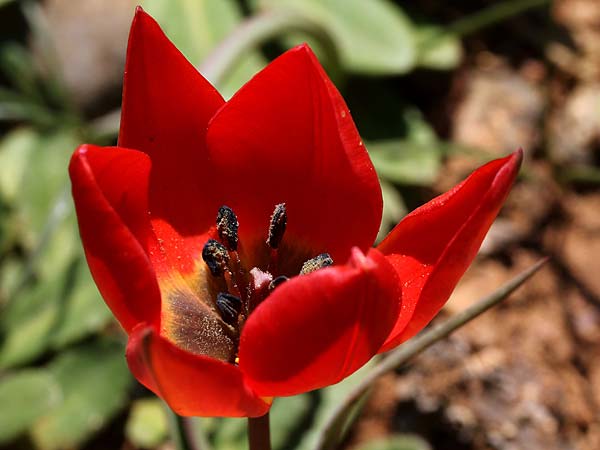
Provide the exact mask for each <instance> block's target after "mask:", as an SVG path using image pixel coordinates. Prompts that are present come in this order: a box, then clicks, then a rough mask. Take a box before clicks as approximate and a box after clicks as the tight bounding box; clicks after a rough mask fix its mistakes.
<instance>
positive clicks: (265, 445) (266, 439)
mask: <svg viewBox="0 0 600 450" xmlns="http://www.w3.org/2000/svg"><path fill="white" fill-rule="evenodd" d="M248 447H249V449H250V450H271V430H270V425H269V413H266V414H265V415H264V416H260V417H248Z"/></svg>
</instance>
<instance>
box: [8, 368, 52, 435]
mask: <svg viewBox="0 0 600 450" xmlns="http://www.w3.org/2000/svg"><path fill="white" fill-rule="evenodd" d="M60 399H61V392H60V388H59V386H58V385H57V383H56V381H55V380H54V378H53V377H52V375H50V374H49V373H47V372H45V371H43V370H33V369H32V370H23V371H21V372H15V373H12V374H10V375H7V376H5V377H4V378H2V380H0V423H1V424H2V426H1V427H0V444H1V443H5V442H8V441H10V440H11V439H14V438H15V437H17V436H19V435H20V434H22V433H23V432H25V431H27V429H28V428H29V427H30V425H31V424H33V422H34V421H35V420H37V419H38V418H39V417H41V416H42V415H43V414H45V413H47V412H48V411H49V410H50V409H51V408H52V407H53V406H55V405H56V404H57V403H59V402H60Z"/></svg>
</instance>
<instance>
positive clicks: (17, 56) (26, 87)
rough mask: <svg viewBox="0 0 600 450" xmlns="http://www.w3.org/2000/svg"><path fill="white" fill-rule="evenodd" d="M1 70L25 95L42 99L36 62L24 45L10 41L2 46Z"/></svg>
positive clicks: (0, 53) (37, 99)
mask: <svg viewBox="0 0 600 450" xmlns="http://www.w3.org/2000/svg"><path fill="white" fill-rule="evenodd" d="M0 70H2V72H3V73H4V75H5V76H6V77H7V78H8V79H9V80H10V82H11V83H12V84H13V85H14V87H15V88H16V89H18V90H19V91H20V92H21V93H22V94H24V95H25V97H27V98H29V99H31V100H36V101H41V98H42V96H41V93H40V90H39V87H38V84H37V73H36V69H35V64H34V62H33V60H32V57H31V52H29V51H28V50H27V49H26V48H25V47H24V46H22V45H20V44H17V43H15V42H9V43H7V44H4V45H2V47H0Z"/></svg>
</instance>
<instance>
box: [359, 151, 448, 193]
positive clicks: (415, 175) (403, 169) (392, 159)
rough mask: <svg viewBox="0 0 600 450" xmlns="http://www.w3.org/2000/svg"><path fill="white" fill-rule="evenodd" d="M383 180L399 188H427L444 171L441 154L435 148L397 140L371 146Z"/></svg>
mask: <svg viewBox="0 0 600 450" xmlns="http://www.w3.org/2000/svg"><path fill="white" fill-rule="evenodd" d="M367 147H368V148H369V155H370V156H371V160H372V161H373V165H374V166H375V169H376V170H377V173H378V174H379V176H380V177H382V178H384V179H386V180H389V181H391V182H393V183H399V184H414V185H423V186H427V185H429V184H431V183H432V182H433V181H435V178H436V177H437V174H438V172H439V169H440V165H441V162H440V154H439V151H438V149H437V148H436V147H435V146H429V145H422V144H418V143H416V142H411V141H407V140H401V139H394V140H388V141H378V142H372V143H369V144H368V145H367Z"/></svg>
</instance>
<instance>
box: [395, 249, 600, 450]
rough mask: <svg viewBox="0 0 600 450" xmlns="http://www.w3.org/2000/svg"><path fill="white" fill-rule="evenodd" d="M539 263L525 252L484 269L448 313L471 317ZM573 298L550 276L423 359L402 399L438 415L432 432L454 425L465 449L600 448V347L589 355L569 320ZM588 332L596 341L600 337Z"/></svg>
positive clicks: (591, 345) (407, 377) (402, 387)
mask: <svg viewBox="0 0 600 450" xmlns="http://www.w3.org/2000/svg"><path fill="white" fill-rule="evenodd" d="M538 258H539V255H537V254H534V253H531V252H529V251H525V250H521V251H516V252H513V258H512V263H513V265H512V267H510V268H509V267H506V266H505V265H502V264H500V263H498V262H496V261H493V260H486V261H484V262H480V264H479V265H478V266H477V267H474V268H472V269H470V270H469V272H467V274H466V275H465V277H464V279H463V281H461V284H460V285H459V286H458V288H457V290H456V291H455V293H454V294H453V296H452V299H451V300H450V302H449V304H448V308H447V309H450V310H453V311H455V310H462V309H463V308H464V307H466V306H467V305H469V304H471V303H473V302H474V301H475V300H476V299H478V298H480V297H481V296H483V295H485V294H487V293H489V292H491V291H493V289H494V288H495V287H496V286H498V285H499V284H500V283H501V282H502V281H504V280H507V279H509V278H511V277H512V276H514V275H516V274H517V273H518V272H520V271H521V270H523V269H525V268H526V267H528V266H530V265H531V264H532V263H533V262H534V261H535V260H537V259H538ZM569 298H570V295H568V294H567V295H566V296H565V295H563V290H562V284H561V280H560V279H558V278H557V277H556V276H555V273H554V272H553V270H551V267H549V266H548V267H546V268H543V269H542V270H541V271H540V272H539V273H538V274H536V275H535V276H534V277H533V278H532V279H531V280H530V281H529V282H527V283H526V284H525V285H524V286H522V287H521V288H520V289H519V290H518V291H517V292H515V293H514V294H513V295H512V296H511V300H509V301H508V302H507V303H504V304H503V305H502V306H500V307H497V308H494V309H492V310H490V311H488V312H486V313H485V314H483V315H482V316H480V317H478V318H477V319H476V320H474V321H473V322H470V323H469V324H467V325H466V326H465V327H463V328H462V329H461V330H459V331H458V332H456V333H455V334H453V335H452V336H451V337H450V338H449V339H446V340H444V341H442V342H440V343H438V344H436V345H435V346H433V347H431V348H430V349H428V350H427V351H426V352H424V353H423V354H422V355H421V356H419V357H418V359H417V360H416V361H415V363H414V364H413V366H412V367H411V370H410V371H408V372H407V373H405V374H404V375H403V376H401V377H399V378H398V382H397V383H398V388H397V393H398V395H399V396H400V400H403V401H405V402H406V401H412V402H414V404H415V405H416V407H415V408H416V411H415V412H414V414H430V413H431V410H430V409H425V410H422V407H423V405H425V406H426V407H427V408H431V407H432V406H433V407H435V408H437V412H436V415H435V416H430V417H432V418H433V417H437V420H436V421H433V420H432V421H430V423H429V427H430V429H429V430H428V431H429V432H430V433H436V432H440V431H444V430H447V429H448V428H450V427H451V430H452V431H453V433H454V434H455V435H460V436H461V437H462V440H463V442H465V443H467V444H466V445H465V446H464V447H460V448H477V449H490V448H496V449H503V450H506V449H511V450H512V449H514V450H517V449H545V450H567V449H568V450H570V449H575V448H577V449H581V450H596V449H597V448H598V447H596V444H597V442H598V441H597V433H596V434H592V433H590V432H591V431H592V430H593V429H594V427H595V425H596V424H597V418H598V415H597V414H598V412H597V411H598V409H597V406H596V405H595V403H594V399H593V395H595V394H592V392H594V389H595V388H594V387H593V385H592V384H593V381H592V380H588V379H586V377H585V376H584V375H583V374H585V373H586V371H588V370H591V371H593V373H594V374H595V375H594V376H596V377H597V376H598V375H597V372H596V365H595V363H596V362H597V358H594V357H593V356H592V355H593V354H596V355H597V354H598V351H600V343H599V342H598V341H597V340H596V341H587V348H588V349H589V350H588V352H585V353H584V352H582V351H581V347H580V346H579V343H578V340H577V338H576V337H575V336H574V335H573V331H572V324H571V323H570V321H569V317H568V316H567V315H566V314H565V311H566V310H567V309H568V308H569V305H568V299H569ZM579 314H585V311H583V310H581V311H580V312H579ZM577 320H584V319H583V318H581V317H580V318H578V319H577ZM585 320H588V319H585ZM594 320H595V319H594ZM581 326H582V327H583V328H585V329H586V330H587V331H585V333H587V336H588V337H592V336H593V334H594V333H595V332H594V331H593V330H592V329H593V328H594V326H593V325H591V326H590V324H589V323H588V324H582V325H581ZM590 327H591V328H590ZM583 328H582V329H583ZM448 423H450V424H451V425H448ZM428 435H431V434H428ZM444 448H453V447H444Z"/></svg>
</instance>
